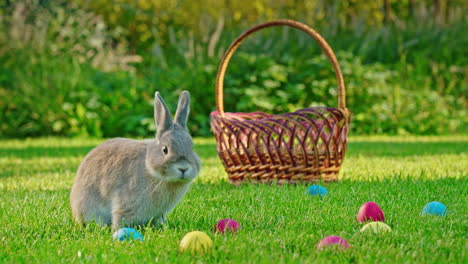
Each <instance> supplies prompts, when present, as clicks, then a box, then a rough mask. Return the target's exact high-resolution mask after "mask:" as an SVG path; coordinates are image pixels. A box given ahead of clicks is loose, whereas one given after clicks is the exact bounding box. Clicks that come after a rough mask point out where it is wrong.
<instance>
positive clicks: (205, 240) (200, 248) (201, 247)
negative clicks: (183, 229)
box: [179, 231, 213, 254]
mask: <svg viewBox="0 0 468 264" xmlns="http://www.w3.org/2000/svg"><path fill="white" fill-rule="evenodd" d="M212 246H213V241H211V238H210V237H209V236H208V235H207V234H205V233H204V232H201V231H193V232H190V233H187V234H186V235H185V236H184V238H182V241H180V246H179V248H180V251H182V252H190V253H191V254H195V253H206V252H208V251H209V250H210V248H211V247H212Z"/></svg>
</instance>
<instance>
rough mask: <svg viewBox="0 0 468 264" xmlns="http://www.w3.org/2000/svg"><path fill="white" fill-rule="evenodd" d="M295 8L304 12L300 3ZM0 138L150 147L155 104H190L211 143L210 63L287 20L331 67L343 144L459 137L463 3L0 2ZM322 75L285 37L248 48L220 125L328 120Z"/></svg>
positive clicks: (296, 37) (274, 34) (464, 89)
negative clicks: (343, 120) (237, 41)
mask: <svg viewBox="0 0 468 264" xmlns="http://www.w3.org/2000/svg"><path fill="white" fill-rule="evenodd" d="M299 2H300V3H299ZM0 7H1V11H0V113H1V115H0V137H29V136H46V135H67V136H93V137H113V136H150V135H152V134H153V133H154V131H155V127H154V123H153V117H152V114H153V109H152V100H153V95H154V91H156V90H159V91H161V93H162V94H163V97H164V98H165V99H166V101H167V103H168V104H169V107H170V108H172V109H173V110H175V109H174V107H175V105H176V102H177V96H178V94H179V93H180V91H182V90H189V91H190V92H191V94H192V115H191V120H190V129H191V131H192V133H193V134H194V135H197V136H207V135H210V132H209V113H210V112H211V111H213V110H215V99H214V80H215V76H216V72H217V67H218V64H219V60H220V57H221V56H222V54H223V52H224V51H225V50H226V48H227V47H228V45H229V43H230V42H231V41H232V40H233V39H234V38H235V37H236V36H237V35H238V34H240V33H241V32H242V31H243V30H245V29H247V28H248V27H250V26H252V25H255V24H256V23H260V22H264V21H266V20H269V19H273V18H284V17H287V18H292V19H296V20H299V21H303V22H305V23H307V24H309V25H311V26H313V27H314V28H315V29H316V30H318V31H319V32H320V33H321V34H323V35H324V37H325V38H326V39H327V40H328V42H329V43H330V45H331V46H332V47H333V49H334V50H335V52H336V53H337V56H338V60H339V62H340V65H341V67H342V70H343V73H344V78H345V82H346V85H347V102H348V107H349V108H350V109H351V111H352V112H353V121H352V130H353V131H352V133H353V134H374V133H379V134H407V133H410V134H447V133H464V132H466V131H467V123H468V117H467V116H468V114H467V99H466V95H467V94H468V86H467V72H468V68H467V65H468V63H467V62H468V61H467V60H468V57H467V49H466V47H468V34H466V32H465V31H466V28H467V23H466V14H467V12H466V11H467V8H466V3H465V2H464V1H449V0H446V1H443V0H436V1H422V0H409V1H396V0H395V1H393V0H384V1H370V2H369V1H363V0H362V1H361V0H354V1H351V0H349V1H320V0H310V1H294V0H287V1H257V0H250V1H243V0H240V1H231V2H226V3H225V2H223V1H214V0H203V1H126V0H125V1H119V2H118V3H115V2H113V1H108V0H96V1H84V0H83V1H72V2H71V3H68V2H66V1H59V0H55V1H51V0H49V1H33V0H29V1H5V0H0ZM336 93H337V90H336V81H335V78H334V73H333V71H332V68H331V65H330V63H329V62H328V60H327V59H326V57H325V56H324V55H323V54H322V53H321V51H320V49H319V48H318V46H317V45H316V44H315V43H314V42H313V40H312V39H310V37H308V36H307V35H305V34H304V33H302V32H299V31H297V30H294V29H288V28H275V29H268V30H265V31H264V32H259V33H258V34H256V35H254V36H253V37H252V38H250V39H248V40H247V41H246V42H245V43H244V44H243V45H242V46H241V47H240V49H239V51H238V52H237V53H236V54H235V55H234V57H233V59H232V61H231V63H230V65H229V68H228V72H227V74H226V79H225V94H226V97H225V100H226V101H225V109H226V111H231V112H234V111H243V112H249V111H257V110H261V111H267V112H271V113H283V112H288V111H294V110H297V109H300V108H303V107H308V106H316V105H329V106H336V105H337V99H336Z"/></svg>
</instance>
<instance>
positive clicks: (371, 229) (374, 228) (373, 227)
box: [361, 222, 392, 234]
mask: <svg viewBox="0 0 468 264" xmlns="http://www.w3.org/2000/svg"><path fill="white" fill-rule="evenodd" d="M391 231H392V228H391V227H389V226H388V225H387V224H385V223H382V222H371V223H367V224H365V225H364V226H363V227H362V228H361V232H363V233H374V234H379V233H386V232H391Z"/></svg>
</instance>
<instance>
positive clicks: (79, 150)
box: [0, 136, 468, 263]
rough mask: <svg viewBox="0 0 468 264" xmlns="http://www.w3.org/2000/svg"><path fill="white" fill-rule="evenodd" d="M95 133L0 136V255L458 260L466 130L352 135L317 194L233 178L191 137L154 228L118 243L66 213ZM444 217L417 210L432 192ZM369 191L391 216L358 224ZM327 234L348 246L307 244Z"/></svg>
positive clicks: (467, 159)
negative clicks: (187, 177)
mask: <svg viewBox="0 0 468 264" xmlns="http://www.w3.org/2000/svg"><path fill="white" fill-rule="evenodd" d="M100 142H102V140H96V139H63V138H50V139H49V138H43V139H28V140H3V141H0V262H2V263H3V262H10V263H20V262H23V263H31V262H41V263H45V262H48V263H59V262H60V263H69V262H107V263H113V262H116V261H118V262H122V263H132V262H138V263H150V262H163V263H165V262H171V263H183V262H203V263H206V262H210V263H218V262H230V263H239V262H248V263H313V262H318V263H326V262H341V263H343V262H358V263H395V262H407V263H413V262H419V263H463V262H464V263H467V261H468V256H467V252H468V243H467V241H468V240H467V239H468V232H467V231H468V228H467V226H468V225H467V220H466V219H467V218H468V209H467V202H468V199H467V198H468V156H467V154H468V153H467V152H468V136H445V137H358V138H356V137H355V138H351V139H350V143H349V144H348V152H347V156H346V159H345V163H344V165H343V169H342V171H341V176H340V181H338V182H337V183H332V184H325V186H326V188H328V190H329V192H330V194H329V195H328V196H326V197H325V198H324V199H319V198H313V197H309V196H308V195H306V194H304V190H305V186H301V185H299V186H291V185H285V186H281V187H278V186H268V185H243V186H240V187H235V186H231V185H229V184H228V183H227V182H226V176H225V173H224V171H223V168H222V166H221V163H220V161H219V160H218V157H217V155H216V150H215V143H214V141H213V140H212V139H196V150H197V152H198V153H199V154H200V156H201V157H202V160H203V166H204V167H203V169H202V171H201V173H200V176H199V178H198V179H197V180H196V182H195V183H194V184H193V185H192V188H191V190H190V191H189V193H188V194H187V195H186V197H185V198H184V199H183V201H182V202H181V203H180V204H179V206H178V207H177V208H176V209H175V210H174V211H173V213H171V214H170V215H169V216H168V220H169V221H168V224H167V225H166V226H164V228H163V229H150V228H145V229H142V230H141V232H142V233H143V235H144V237H145V242H143V243H140V242H130V243H118V242H113V241H112V239H111V231H110V230H109V229H105V228H104V229H102V228H99V227H96V226H88V227H86V228H81V227H79V226H77V225H75V224H74V223H73V221H72V219H71V212H70V207H69V198H68V196H69V191H70V187H71V185H72V182H73V178H74V174H75V171H76V168H77V166H78V164H79V163H80V161H81V159H82V158H83V157H84V155H85V154H86V153H87V152H88V151H89V150H90V149H91V148H93V147H94V146H95V145H97V144H99V143H100ZM434 200H437V201H440V202H442V203H444V204H446V205H447V206H448V209H449V210H450V214H449V216H447V217H430V216H429V217H422V216H420V211H421V209H422V207H423V206H424V205H425V204H426V203H427V202H430V201H434ZM366 201H374V202H377V203H378V204H379V205H380V206H381V207H382V209H383V211H384V212H385V216H386V219H387V220H386V222H387V224H389V225H390V226H391V227H392V228H393V230H394V231H393V232H392V233H391V234H388V235H363V234H361V233H360V232H359V229H360V228H361V224H360V223H358V222H357V221H356V214H357V211H358V210H359V207H360V205H361V204H363V203H364V202H366ZM227 217H230V218H234V219H236V220H238V221H239V222H240V223H241V225H242V227H243V230H242V231H241V232H239V233H238V234H235V235H228V236H220V235H214V234H213V233H212V231H211V230H212V227H213V225H214V223H215V222H216V221H217V220H219V219H221V218H227ZM193 230H201V231H205V232H207V233H208V235H209V236H210V237H212V239H213V241H214V247H213V249H212V250H211V252H210V253H209V254H205V255H202V256H191V255H188V254H183V253H180V252H179V251H178V243H179V241H180V239H181V238H182V237H183V236H184V234H185V233H187V232H190V231H193ZM328 235H339V236H342V237H344V238H346V239H347V240H348V242H349V243H350V244H351V249H350V250H348V251H344V252H341V251H324V252H319V251H317V250H316V244H317V242H318V241H319V240H320V239H321V238H323V237H324V236H328Z"/></svg>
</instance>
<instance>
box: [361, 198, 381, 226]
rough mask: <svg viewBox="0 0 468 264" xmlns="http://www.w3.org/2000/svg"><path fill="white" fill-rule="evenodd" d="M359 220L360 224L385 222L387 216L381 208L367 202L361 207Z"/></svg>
mask: <svg viewBox="0 0 468 264" xmlns="http://www.w3.org/2000/svg"><path fill="white" fill-rule="evenodd" d="M357 220H358V221H359V222H367V221H380V222H383V221H385V216H384V213H383V211H382V209H380V207H379V206H378V205H377V204H376V203H374V202H367V203H365V204H363V205H362V206H361V208H360V209H359V213H358V214H357Z"/></svg>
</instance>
